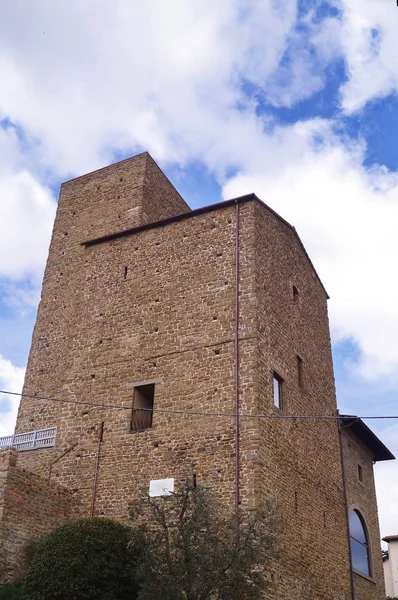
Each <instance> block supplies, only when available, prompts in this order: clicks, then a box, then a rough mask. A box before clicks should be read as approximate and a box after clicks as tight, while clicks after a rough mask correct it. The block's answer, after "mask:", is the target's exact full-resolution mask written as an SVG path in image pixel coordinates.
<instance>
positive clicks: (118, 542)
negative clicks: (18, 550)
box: [23, 518, 140, 600]
mask: <svg viewBox="0 0 398 600" xmlns="http://www.w3.org/2000/svg"><path fill="white" fill-rule="evenodd" d="M131 534H132V532H131V528H129V527H126V526H125V525H122V524H120V523H118V522H116V521H112V520H110V519H100V518H93V519H82V520H79V521H73V522H70V523H66V524H64V525H61V526H60V527H57V528H56V529H54V531H52V532H51V533H49V534H48V535H46V536H44V537H43V538H42V539H41V540H40V541H39V542H38V543H37V544H35V547H34V549H33V557H32V561H31V564H30V568H29V572H28V574H27V576H26V578H25V580H24V582H23V598H24V599H25V598H26V600H27V599H29V600H127V599H128V600H134V598H136V597H137V591H138V585H137V582H136V579H135V564H136V560H137V557H138V555H139V553H140V550H139V548H138V547H137V546H134V548H133V547H130V540H131Z"/></svg>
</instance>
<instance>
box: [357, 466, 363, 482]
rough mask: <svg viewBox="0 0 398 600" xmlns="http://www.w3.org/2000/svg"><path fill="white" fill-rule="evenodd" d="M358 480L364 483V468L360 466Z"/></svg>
mask: <svg viewBox="0 0 398 600" xmlns="http://www.w3.org/2000/svg"><path fill="white" fill-rule="evenodd" d="M358 479H359V481H360V482H361V483H363V468H362V465H360V464H358Z"/></svg>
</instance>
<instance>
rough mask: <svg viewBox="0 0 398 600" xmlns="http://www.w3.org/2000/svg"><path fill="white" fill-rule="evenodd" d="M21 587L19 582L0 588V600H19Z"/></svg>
mask: <svg viewBox="0 0 398 600" xmlns="http://www.w3.org/2000/svg"><path fill="white" fill-rule="evenodd" d="M21 586H22V583H21V582H20V581H16V582H15V583H10V584H9V585H2V586H0V600H21V598H22V595H21Z"/></svg>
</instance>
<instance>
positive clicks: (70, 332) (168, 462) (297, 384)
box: [17, 154, 383, 600]
mask: <svg viewBox="0 0 398 600" xmlns="http://www.w3.org/2000/svg"><path fill="white" fill-rule="evenodd" d="M238 212H239V228H238V237H239V261H238V262H239V272H238V284H239V305H240V311H239V364H238V374H239V408H240V411H241V412H242V413H253V414H264V415H268V416H269V417H288V416H291V415H335V414H336V402H335V390H334V379H333V367H332V359H331V348H330V337H329V325H328V316H327V306H326V303H327V302H326V301H327V296H326V293H325V290H324V288H323V287H322V284H321V283H320V281H319V279H318V277H317V275H316V273H315V271H314V269H313V267H312V265H311V263H310V262H309V259H308V257H307V255H306V253H305V250H304V248H303V247H302V245H301V242H300V241H299V239H298V237H297V234H296V233H295V230H294V229H293V228H292V227H291V226H290V225H288V224H287V223H286V222H284V221H283V220H282V219H281V218H280V217H278V216H277V215H276V214H275V213H273V211H271V210H270V209H268V208H267V207H266V206H265V205H263V204H262V203H260V202H259V201H258V200H257V199H256V198H255V197H251V198H246V199H243V200H241V201H239V202H236V203H233V202H232V203H224V204H220V205H217V206H216V207H215V208H214V209H211V208H209V209H208V210H201V211H197V212H193V213H189V208H188V207H187V206H186V204H185V203H184V201H183V200H182V199H181V198H180V196H179V195H178V193H177V192H176V191H175V190H174V188H173V187H172V186H171V184H170V183H169V182H168V181H167V179H166V178H165V177H164V175H163V174H162V173H161V172H160V170H159V169H158V167H157V166H156V165H155V164H154V163H153V161H152V159H151V158H150V157H149V156H148V155H147V154H144V155H139V156H138V157H134V158H132V159H129V160H127V161H123V162H122V163H118V164H117V165H113V166H111V167H108V168H105V169H102V170H101V171H98V172H95V173H93V174H89V175H86V176H84V177H81V178H78V179H77V180H73V181H71V182H68V183H67V184H65V185H64V186H63V187H62V188H61V196H60V204H59V209H58V213H57V218H56V222H55V226H54V233H53V238H52V242H51V248H50V254H49V259H48V263H47V268H46V272H45V277H44V284H43V291H42V298H41V303H40V307H39V311H38V317H37V322H36V326H35V330H34V335H33V340H32V348H31V352H30V356H29V363H28V368H27V373H26V379H25V388H24V391H25V393H27V394H31V395H35V394H36V395H37V396H50V397H55V398H60V399H62V398H65V399H69V400H73V399H76V400H80V401H82V402H87V403H92V404H104V405H107V406H104V407H95V406H86V405H83V404H81V405H80V404H70V403H61V402H51V401H46V400H39V399H31V398H24V399H23V401H22V402H21V407H20V410H19V415H18V422H17V431H18V432H22V431H27V430H31V429H40V428H45V427H53V426H56V427H57V442H56V446H55V447H54V448H53V449H43V450H35V451H32V452H24V453H21V455H20V457H19V464H20V465H22V466H24V467H25V468H26V469H28V470H30V471H32V472H34V473H36V474H37V475H38V476H41V477H42V478H44V479H47V480H48V479H49V478H50V482H51V483H52V482H54V483H56V484H57V485H59V486H62V488H63V489H66V490H68V491H69V492H70V493H72V494H73V496H74V502H73V514H74V515H81V516H88V515H90V514H92V512H93V514H95V515H100V516H101V515H104V516H107V517H115V518H117V519H120V520H126V519H127V517H128V507H129V504H130V503H131V502H132V501H133V500H134V498H135V497H136V496H137V494H138V491H139V490H140V489H141V488H142V487H145V488H147V487H148V484H149V480H150V479H161V478H168V477H174V478H175V479H176V482H177V484H178V482H180V481H181V480H182V479H184V478H186V477H191V476H192V474H193V473H195V474H196V475H197V481H198V483H204V484H209V485H211V486H212V487H213V488H214V489H215V490H216V492H217V493H218V495H219V497H220V501H222V502H225V503H227V504H230V505H233V503H234V500H235V491H236V489H235V485H236V482H235V460H236V446H235V419H234V417H233V416H228V417H222V416H203V415H194V414H173V413H170V412H155V413H154V415H153V423H152V428H149V429H147V430H146V431H144V432H139V433H131V432H130V426H129V425H130V419H131V406H132V400H133V389H132V387H131V384H134V383H137V382H145V381H151V382H153V381H155V382H156V384H155V400H154V406H155V409H157V410H160V411H162V410H164V411H169V410H185V411H190V412H215V413H228V414H230V415H233V413H234V412H235V374H236V373H235V366H236V361H235V358H236V357H235V351H234V348H235V344H234V342H235V289H236V288H235V285H236V279H235V275H236V255H235V251H236V235H237V214H238ZM182 213H186V214H185V216H184V217H182V218H180V219H178V220H167V221H165V222H164V223H160V224H159V223H158V224H156V226H147V227H139V226H141V225H148V224H150V223H151V222H154V221H158V220H159V219H167V218H168V217H171V216H173V215H177V214H182ZM131 227H139V229H136V230H133V231H131V232H130V233H129V234H126V235H124V236H123V237H115V238H113V239H108V240H106V241H105V240H104V241H102V242H100V243H96V244H93V245H87V246H85V245H82V242H84V241H87V240H88V239H92V238H98V237H100V236H105V235H109V234H112V233H115V232H117V231H124V230H128V229H129V228H131ZM294 287H295V288H296V291H295V293H293V292H294V289H293V288H294ZM297 356H300V357H301V359H302V360H303V362H302V365H301V368H302V378H301V380H300V381H299V377H298V362H297ZM274 372H277V373H278V375H279V376H280V377H281V378H283V406H282V410H279V409H278V408H276V407H275V406H274V403H273V374H274ZM112 407H113V408H112ZM120 407H126V408H120ZM102 422H103V423H104V429H103V436H102V440H99V436H98V432H99V430H100V424H101V423H102ZM350 451H351V450H349V452H350ZM98 453H99V454H98ZM239 458H240V460H239V463H240V464H239V477H240V499H241V504H242V506H243V507H245V508H247V509H250V508H253V507H256V506H259V505H260V504H261V503H262V502H263V501H264V500H265V499H266V498H276V499H277V500H278V501H279V503H280V505H281V507H282V511H283V515H284V519H285V531H284V534H283V538H282V542H281V560H280V562H277V563H275V564H274V565H273V566H272V569H271V571H270V577H271V579H272V580H273V581H274V583H275V590H274V596H275V598H283V599H285V600H292V599H294V600H309V599H318V600H346V599H349V598H351V595H350V572H349V557H348V543H347V524H346V511H345V505H344V495H343V486H342V472H341V462H340V451H339V439H338V428H337V423H336V421H334V420H329V421H326V420H324V421H322V420H315V419H313V420H311V419H306V420H299V419H276V418H267V419H265V418H264V419H259V418H250V419H248V418H242V419H240V457H239ZM367 461H368V462H366V461H365V459H364V463H366V464H368V463H369V457H368V459H367ZM369 465H370V463H369ZM97 467H98V468H97ZM367 477H368V482H369V489H368V488H366V489H365V492H364V493H365V495H366V494H368V492H370V493H369V494H368V495H366V498H367V500H366V502H365V499H364V500H363V505H364V513H365V516H366V518H368V519H369V523H371V524H372V526H371V527H370V532H371V535H372V543H373V545H374V547H375V548H376V547H377V542H378V530H377V515H376V504H375V498H374V490H373V486H374V484H373V473H372V470H371V469H370V467H369V473H368V474H367ZM350 493H351V496H350V498H352V499H351V500H350V501H351V502H354V500H353V498H356V493H357V491H356V488H353V489H352V491H351V492H350ZM360 498H361V497H360ZM57 515H58V513H57ZM57 519H58V516H57ZM32 533H36V532H33V531H32ZM374 554H375V557H374V558H375V560H377V557H376V551H375V553H374ZM375 581H376V583H372V582H369V581H366V580H364V579H363V581H361V583H360V584H359V585H360V586H361V594H362V596H361V597H363V598H364V599H365V600H381V598H382V597H383V583H382V575H381V573H380V571H379V568H378V567H377V569H376V568H375ZM269 597H271V596H269Z"/></svg>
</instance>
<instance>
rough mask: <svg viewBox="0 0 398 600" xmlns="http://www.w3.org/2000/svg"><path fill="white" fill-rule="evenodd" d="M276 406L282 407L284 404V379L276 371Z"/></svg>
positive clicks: (274, 380)
mask: <svg viewBox="0 0 398 600" xmlns="http://www.w3.org/2000/svg"><path fill="white" fill-rule="evenodd" d="M273 385H274V406H276V407H277V408H280V409H282V404H283V379H282V377H280V375H278V373H276V372H275V371H274V379H273Z"/></svg>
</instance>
